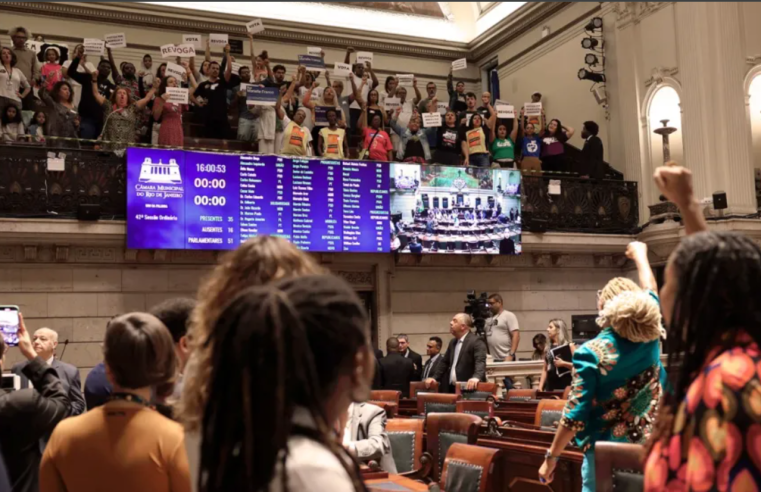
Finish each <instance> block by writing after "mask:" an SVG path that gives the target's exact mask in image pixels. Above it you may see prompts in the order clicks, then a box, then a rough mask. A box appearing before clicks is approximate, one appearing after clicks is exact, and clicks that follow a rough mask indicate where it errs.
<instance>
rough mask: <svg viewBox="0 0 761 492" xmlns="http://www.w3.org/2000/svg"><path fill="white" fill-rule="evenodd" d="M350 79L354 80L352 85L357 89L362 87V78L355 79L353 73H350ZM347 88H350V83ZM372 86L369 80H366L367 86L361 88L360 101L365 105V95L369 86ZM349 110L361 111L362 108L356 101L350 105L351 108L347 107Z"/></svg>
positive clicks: (368, 91) (368, 90)
mask: <svg viewBox="0 0 761 492" xmlns="http://www.w3.org/2000/svg"><path fill="white" fill-rule="evenodd" d="M351 77H352V78H353V79H354V84H355V85H356V86H357V88H359V87H361V86H362V77H357V76H356V75H355V74H354V72H352V74H351ZM349 84H350V85H349V87H351V82H349ZM371 85H372V82H371V80H370V79H368V81H367V84H365V86H364V87H363V88H362V100H363V101H365V103H367V95H368V94H369V93H370V86H371ZM381 107H383V104H381ZM349 109H362V107H361V106H360V105H359V103H358V102H357V101H354V102H353V103H351V106H349Z"/></svg>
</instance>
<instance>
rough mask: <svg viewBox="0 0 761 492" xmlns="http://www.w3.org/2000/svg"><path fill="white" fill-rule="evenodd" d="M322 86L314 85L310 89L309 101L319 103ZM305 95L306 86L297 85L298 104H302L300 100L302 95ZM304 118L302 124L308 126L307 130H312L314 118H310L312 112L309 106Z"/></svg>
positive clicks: (302, 98)
mask: <svg viewBox="0 0 761 492" xmlns="http://www.w3.org/2000/svg"><path fill="white" fill-rule="evenodd" d="M323 90H324V89H323V88H322V87H315V88H314V89H312V99H311V101H312V102H313V103H315V104H317V103H319V102H320V100H321V99H322V92H323ZM306 95H307V88H306V87H299V105H301V104H302V101H303V100H304V96H306ZM306 115H307V116H306V118H304V124H303V125H302V126H305V127H307V128H309V131H310V132H311V131H312V128H314V120H313V119H312V112H311V111H309V108H306Z"/></svg>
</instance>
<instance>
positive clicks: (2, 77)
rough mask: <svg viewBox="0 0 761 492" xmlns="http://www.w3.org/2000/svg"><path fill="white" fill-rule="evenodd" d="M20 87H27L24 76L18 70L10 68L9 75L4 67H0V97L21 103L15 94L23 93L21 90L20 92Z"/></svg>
mask: <svg viewBox="0 0 761 492" xmlns="http://www.w3.org/2000/svg"><path fill="white" fill-rule="evenodd" d="M22 87H23V88H24V89H26V88H27V87H29V81H28V80H27V79H26V75H24V74H23V72H21V70H19V69H18V68H11V73H8V70H7V69H6V68H5V66H4V65H0V96H2V97H7V98H8V99H13V100H14V101H17V102H21V99H20V98H19V97H18V95H16V93H17V92H23V90H21V88H22Z"/></svg>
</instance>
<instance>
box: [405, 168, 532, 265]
mask: <svg viewBox="0 0 761 492" xmlns="http://www.w3.org/2000/svg"><path fill="white" fill-rule="evenodd" d="M391 222H392V228H391V249H392V250H393V251H399V252H400V253H436V254H503V255H515V254H520V253H521V174H520V171H516V170H510V169H488V168H475V167H448V166H435V165H430V166H427V165H418V164H401V163H395V164H391Z"/></svg>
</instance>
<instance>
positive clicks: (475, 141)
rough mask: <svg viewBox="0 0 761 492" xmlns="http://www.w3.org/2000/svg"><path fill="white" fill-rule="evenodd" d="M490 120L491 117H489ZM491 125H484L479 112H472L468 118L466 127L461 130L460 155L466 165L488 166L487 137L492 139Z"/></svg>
mask: <svg viewBox="0 0 761 492" xmlns="http://www.w3.org/2000/svg"><path fill="white" fill-rule="evenodd" d="M489 122H491V118H489ZM491 127H492V126H491V125H489V126H485V125H484V124H483V118H482V117H481V115H480V114H474V115H473V116H472V117H471V118H470V124H469V125H468V127H467V129H462V130H461V132H462V133H461V142H462V144H461V145H462V155H463V157H464V162H465V165H466V166H475V167H489V166H490V165H491V164H490V162H489V149H488V147H487V146H488V144H489V140H487V132H488V134H489V138H490V139H493V135H492V131H491Z"/></svg>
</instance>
